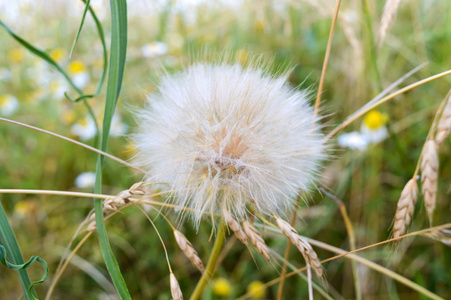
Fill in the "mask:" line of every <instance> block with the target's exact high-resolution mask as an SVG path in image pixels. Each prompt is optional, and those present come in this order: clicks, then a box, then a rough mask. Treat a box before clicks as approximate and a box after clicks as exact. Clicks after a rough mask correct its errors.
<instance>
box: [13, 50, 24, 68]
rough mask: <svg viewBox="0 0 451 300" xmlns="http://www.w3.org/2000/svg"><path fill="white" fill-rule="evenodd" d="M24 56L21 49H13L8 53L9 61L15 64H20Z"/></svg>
mask: <svg viewBox="0 0 451 300" xmlns="http://www.w3.org/2000/svg"><path fill="white" fill-rule="evenodd" d="M24 56H25V53H24V51H23V49H21V48H17V49H13V50H11V51H10V52H9V59H10V60H11V61H12V62H13V63H16V64H19V63H21V62H22V61H23V58H24Z"/></svg>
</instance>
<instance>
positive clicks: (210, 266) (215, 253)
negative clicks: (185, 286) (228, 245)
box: [190, 220, 227, 300]
mask: <svg viewBox="0 0 451 300" xmlns="http://www.w3.org/2000/svg"><path fill="white" fill-rule="evenodd" d="M226 230H227V227H226V225H225V223H224V220H221V224H220V225H219V230H218V233H217V235H216V240H215V244H214V245H213V249H212V250H211V254H210V258H209V259H208V263H207V267H206V268H205V271H204V273H203V274H202V277H201V278H200V280H199V282H198V283H197V286H196V288H195V289H194V292H193V294H192V295H191V298H190V300H198V299H200V297H202V293H203V291H204V288H205V285H207V282H208V279H210V278H212V277H213V275H214V271H215V267H216V262H217V261H218V258H219V254H220V253H221V249H222V246H223V245H224V240H225V234H226Z"/></svg>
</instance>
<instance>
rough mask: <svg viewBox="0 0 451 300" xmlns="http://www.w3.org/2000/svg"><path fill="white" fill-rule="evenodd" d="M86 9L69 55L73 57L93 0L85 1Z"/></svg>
mask: <svg viewBox="0 0 451 300" xmlns="http://www.w3.org/2000/svg"><path fill="white" fill-rule="evenodd" d="M84 2H85V9H84V10H83V15H82V17H81V21H80V26H78V30H77V35H76V36H75V39H74V42H73V43H72V47H71V48H70V52H69V57H72V53H74V49H75V45H77V42H78V39H79V38H80V33H81V30H82V29H83V24H85V18H86V14H87V13H88V8H89V4H90V3H91V0H87V1H84Z"/></svg>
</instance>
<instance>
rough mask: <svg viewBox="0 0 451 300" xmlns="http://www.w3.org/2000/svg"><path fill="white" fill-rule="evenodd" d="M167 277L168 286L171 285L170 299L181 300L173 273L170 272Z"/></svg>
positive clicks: (179, 290)
mask: <svg viewBox="0 0 451 300" xmlns="http://www.w3.org/2000/svg"><path fill="white" fill-rule="evenodd" d="M169 277H170V284H171V295H172V299H174V300H183V294H182V290H181V289H180V285H179V282H178V281H177V278H175V275H174V273H172V272H171V275H170V276H169Z"/></svg>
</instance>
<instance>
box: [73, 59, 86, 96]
mask: <svg viewBox="0 0 451 300" xmlns="http://www.w3.org/2000/svg"><path fill="white" fill-rule="evenodd" d="M69 74H70V75H71V77H72V81H73V82H74V84H75V85H76V86H77V87H78V88H80V89H82V88H84V87H85V86H86V85H87V84H88V83H89V80H90V76H89V72H88V70H87V69H86V66H85V65H84V64H83V62H81V61H79V60H76V61H73V62H71V63H70V64H69Z"/></svg>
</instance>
